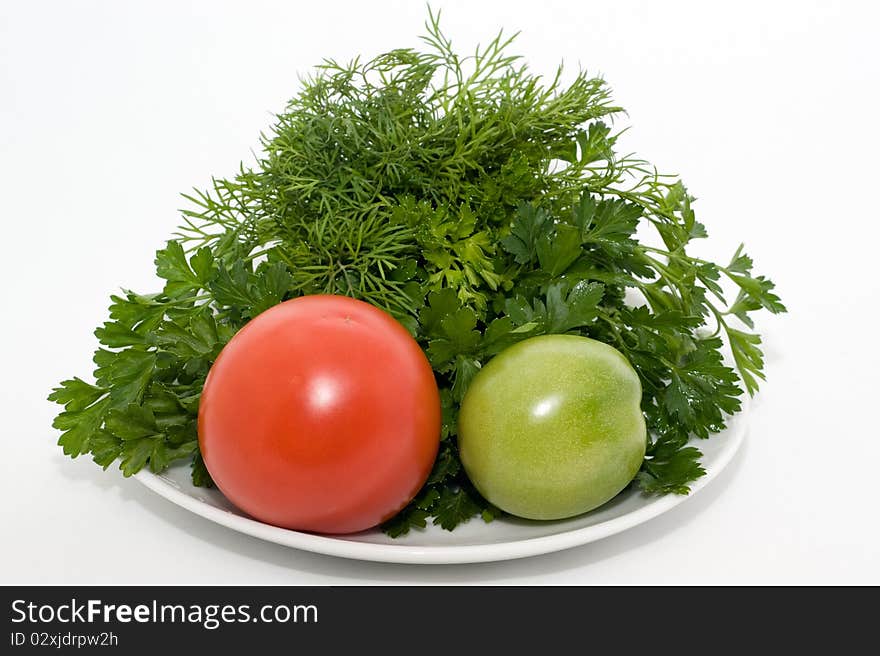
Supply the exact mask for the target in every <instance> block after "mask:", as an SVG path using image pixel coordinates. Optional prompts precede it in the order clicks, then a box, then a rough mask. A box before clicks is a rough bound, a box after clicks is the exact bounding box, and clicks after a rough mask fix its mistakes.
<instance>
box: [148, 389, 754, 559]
mask: <svg viewBox="0 0 880 656" xmlns="http://www.w3.org/2000/svg"><path fill="white" fill-rule="evenodd" d="M747 414H748V404H747V402H746V401H745V400H743V403H742V409H741V410H740V412H738V413H737V414H736V415H735V416H732V417H729V418H728V426H727V429H726V430H728V431H730V432H729V434H725V435H724V436H723V437H721V436H713V437H711V438H709V439H713V440H714V439H719V438H720V439H723V440H724V444H723V445H722V446H721V450H720V452H719V453H718V455H717V456H716V457H715V460H714V461H713V465H712V467H711V468H707V469H706V473H705V474H704V475H703V476H702V477H700V478H699V479H697V480H696V481H695V482H694V483H692V484H691V491H690V493H689V494H687V495H680V494H667V495H664V496H660V497H657V498H656V499H654V500H652V501H651V502H649V503H647V504H646V505H644V506H642V507H641V508H638V509H636V510H633V511H630V512H628V513H626V514H624V515H620V516H619V517H613V518H611V519H607V520H605V521H603V522H599V523H598V524H591V525H590V526H583V527H580V528H574V529H571V530H568V531H563V532H560V533H554V534H552V535H543V536H539V537H533V538H525V539H522V540H509V541H506V542H497V543H490V544H467V545H405V544H401V545H389V544H378V543H375V542H359V541H354V540H345V539H342V538H341V537H333V536H326V535H318V534H314V533H305V532H302V531H294V530H292V529H285V528H281V527H278V526H273V525H271V524H266V523H263V522H260V521H258V520H255V519H252V518H250V517H244V516H241V515H236V514H233V513H230V512H228V511H226V510H223V509H221V508H217V507H216V506H212V505H210V504H208V503H205V502H203V501H200V500H199V499H196V498H195V497H192V496H190V495H188V494H186V493H185V492H183V491H182V490H180V489H178V488H176V487H174V486H173V485H171V484H170V483H168V482H167V481H165V480H164V479H163V478H162V477H161V476H159V475H158V474H154V473H153V472H151V471H149V470H147V469H142V470H141V471H139V472H138V473H136V474H135V475H134V478H135V479H136V480H137V481H138V482H139V483H141V484H142V485H144V486H145V487H146V488H148V489H149V490H151V491H152V492H155V493H156V494H158V495H159V496H161V497H163V498H165V499H167V500H168V501H171V502H172V503H174V504H176V505H178V506H180V507H182V508H184V509H186V510H189V511H190V512H192V513H194V514H196V515H198V516H200V517H203V518H205V519H208V520H211V521H213V522H215V523H217V524H220V525H221V526H225V527H226V528H230V529H232V530H234V531H237V532H239V533H243V534H245V535H250V536H251V537H255V538H259V539H261V540H266V541H268V542H274V543H276V544H280V545H283V546H287V547H292V548H295V549H301V550H304V551H310V552H313V553H318V554H322V555H325V556H335V557H339V558H350V559H354V560H366V561H371V562H382V563H399V564H408V565H455V564H463V563H485V562H496V561H503V560H513V559H517V558H526V557H529V556H538V555H542V554H547V553H552V552H555V551H562V550H565V549H570V548H572V547H577V546H580V545H584V544H589V543H590V542H595V541H596V540H601V539H602V538H606V537H609V536H611V535H615V534H617V533H620V532H622V531H625V530H627V529H629V528H632V527H634V526H637V525H639V524H642V523H644V522H647V521H649V520H651V519H653V518H655V517H657V516H658V515H661V514H663V513H665V512H667V511H669V510H671V509H672V508H674V507H676V506H678V505H679V504H681V503H684V502H685V501H686V500H688V499H690V498H692V497H693V496H694V495H695V494H697V493H698V492H699V491H700V490H702V489H703V488H705V487H706V486H707V485H708V484H709V483H710V482H711V481H712V480H714V479H715V478H716V477H717V476H718V474H720V473H721V472H722V471H723V470H724V469H725V468H726V467H727V465H728V464H730V462H731V461H732V460H733V457H734V456H735V455H736V453H737V452H738V451H739V447H740V446H741V444H742V443H743V441H744V438H745V434H746V432H747V425H746V422H745V418H746V415H747Z"/></svg>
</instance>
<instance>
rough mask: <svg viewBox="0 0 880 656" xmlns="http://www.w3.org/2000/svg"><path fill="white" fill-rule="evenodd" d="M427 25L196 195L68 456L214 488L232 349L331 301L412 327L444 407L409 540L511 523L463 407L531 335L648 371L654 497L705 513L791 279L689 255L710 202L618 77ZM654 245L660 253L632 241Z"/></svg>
mask: <svg viewBox="0 0 880 656" xmlns="http://www.w3.org/2000/svg"><path fill="white" fill-rule="evenodd" d="M426 27H427V34H426V36H425V37H424V41H425V44H426V49H425V51H423V52H419V51H416V50H412V49H399V50H392V51H390V52H388V53H385V54H383V55H380V56H379V57H376V58H374V59H372V60H369V61H367V62H363V63H362V62H361V61H360V60H355V61H353V62H350V63H347V64H343V63H339V62H336V61H332V60H327V61H325V62H324V63H323V64H322V65H321V66H319V67H318V68H317V71H316V72H315V73H314V74H313V75H312V76H311V77H309V78H307V79H305V80H304V81H303V88H302V90H301V91H300V92H299V94H298V95H297V96H296V97H295V98H294V99H293V100H291V101H290V103H289V104H288V106H287V107H286V109H285V110H284V111H283V112H282V113H281V114H280V115H279V116H278V120H277V122H276V124H275V125H274V126H273V128H272V130H271V132H270V133H268V135H267V136H265V137H264V138H263V140H262V146H263V148H262V154H261V155H260V156H259V157H258V160H257V162H256V164H255V165H254V166H253V167H250V168H245V167H244V166H242V167H241V169H240V171H239V173H238V174H237V175H235V176H234V177H232V178H230V179H216V180H214V181H213V184H212V185H211V187H210V188H209V189H207V190H204V191H200V190H197V191H194V192H193V193H191V194H187V195H185V198H186V200H187V203H188V207H187V208H186V209H184V210H183V211H182V218H183V224H182V226H181V228H180V231H179V233H178V234H177V235H176V236H175V238H174V239H172V240H170V241H169V242H168V243H167V245H166V247H165V248H163V249H162V250H160V251H159V252H158V253H157V254H156V273H157V275H158V276H159V278H161V279H162V280H163V281H164V283H163V285H164V286H163V288H162V290H161V291H160V292H158V293H153V294H138V293H135V292H132V291H127V290H126V291H123V292H122V293H121V294H120V295H115V296H112V297H111V302H112V303H111V306H110V316H109V321H107V322H106V323H104V325H103V326H101V327H100V328H98V329H97V330H96V331H95V335H96V337H97V338H98V341H99V342H100V344H101V347H100V348H99V349H98V351H97V352H96V353H95V357H94V362H95V366H96V369H95V372H94V381H93V382H91V383H90V382H86V381H85V380H83V379H80V378H72V379H69V380H65V381H63V382H62V383H61V384H60V385H59V386H58V387H57V388H56V389H55V390H53V392H52V394H51V395H50V397H49V398H50V399H51V400H52V401H55V402H57V403H59V404H61V405H63V406H64V409H63V411H62V412H61V413H60V414H59V415H58V417H57V418H56V420H55V423H54V425H55V427H56V428H58V429H59V430H60V431H61V436H60V439H59V444H60V445H61V446H62V448H63V449H64V452H65V453H66V454H68V455H70V456H72V457H77V456H79V455H82V454H89V455H91V457H92V458H93V459H94V461H95V462H96V463H97V464H99V465H101V466H102V467H104V468H106V467H108V466H110V465H111V464H112V463H114V462H117V461H118V462H119V466H120V468H121V469H122V472H123V473H124V474H125V475H126V476H130V475H131V474H133V473H135V472H137V471H139V470H140V469H142V468H144V467H149V468H150V469H151V470H152V471H155V472H159V471H162V470H163V469H164V468H166V467H167V466H168V465H169V464H171V463H173V462H176V461H178V460H182V459H189V460H190V461H191V462H192V478H193V483H194V484H196V485H210V484H211V481H210V476H209V475H208V472H207V471H206V469H205V467H204V464H203V463H202V461H201V458H200V455H199V452H198V440H197V432H196V417H197V411H198V404H199V395H200V392H201V389H202V386H203V384H204V380H205V376H206V375H207V372H208V369H209V368H210V366H211V363H212V362H213V360H214V359H215V358H216V356H217V354H218V353H219V351H220V349H222V347H223V346H224V345H225V344H226V343H227V342H228V340H229V339H230V338H231V337H232V336H233V335H234V334H235V332H236V331H237V330H239V329H240V328H241V327H242V326H243V325H244V324H245V323H247V321H249V320H250V319H251V318H253V317H254V316H256V315H258V314H259V313H260V312H262V311H264V310H265V309H267V308H269V307H271V306H273V305H275V304H277V303H279V302H281V301H283V300H286V299H289V298H293V297H296V296H300V295H303V294H313V293H334V294H344V295H349V296H353V297H356V298H361V299H364V300H366V301H369V302H371V303H374V304H376V305H378V306H380V307H383V308H385V309H387V310H388V311H389V312H391V313H392V314H393V315H394V316H395V317H397V318H398V319H399V320H400V321H401V322H402V323H403V324H404V325H405V326H406V327H407V328H408V329H409V330H410V332H411V333H412V334H413V335H414V336H415V337H416V339H417V340H418V341H419V343H420V344H421V345H422V346H423V347H424V349H425V352H426V354H427V356H428V358H429V360H430V362H431V364H432V366H433V367H434V371H435V373H436V377H437V381H438V384H439V386H440V388H441V398H442V402H443V431H442V436H441V437H442V441H441V445H440V452H439V456H438V458H437V461H436V463H435V466H434V470H433V472H432V473H431V476H430V478H429V480H428V483H427V484H426V486H425V488H424V489H423V490H422V491H421V492H420V493H419V495H418V496H417V497H416V499H415V500H414V501H413V502H412V503H411V504H410V505H409V506H408V507H407V508H405V509H404V510H403V511H402V512H401V513H400V514H399V515H398V516H396V517H395V518H394V519H392V520H391V521H390V522H388V523H387V524H386V526H385V529H386V531H387V532H388V533H389V534H391V535H401V534H404V533H406V532H407V531H409V530H410V529H412V528H418V527H424V526H425V525H426V524H427V523H428V522H429V521H430V522H432V523H434V524H437V525H439V526H442V527H443V528H445V529H450V530H451V529H453V528H455V526H457V525H458V524H460V523H461V522H463V521H467V520H468V519H470V518H471V517H473V516H475V515H481V516H482V517H483V519H484V520H486V521H490V520H491V519H492V518H493V517H495V516H497V515H498V514H499V511H498V510H497V509H495V508H493V507H492V506H491V505H489V504H488V503H487V502H486V501H485V500H484V499H482V498H481V497H480V495H479V494H478V493H477V492H476V490H475V489H474V488H473V486H472V485H471V484H470V483H469V481H468V480H467V478H466V476H465V475H464V472H463V470H462V468H461V464H460V461H459V458H458V452H457V446H456V439H455V438H456V415H457V409H458V405H459V403H460V402H461V400H462V398H463V396H464V394H465V392H466V390H467V388H468V385H469V384H470V381H471V380H472V378H473V376H474V375H475V374H476V373H477V372H478V371H479V370H480V368H481V367H482V366H483V365H484V364H485V363H486V361H488V360H489V359H490V358H491V357H492V356H494V355H495V354H497V353H499V352H500V351H501V350H503V349H504V348H506V347H507V346H509V345H511V344H513V343H515V342H517V341H519V340H521V339H525V338H527V337H532V336H535V335H541V334H552V333H572V334H579V335H586V336H589V337H593V338H595V339H599V340H602V341H605V342H607V343H609V344H612V345H613V346H615V347H616V348H618V349H619V350H620V351H621V352H623V353H624V354H625V355H626V357H627V358H628V359H629V360H630V362H631V363H632V364H633V366H634V367H635V369H636V371H637V372H638V374H639V376H640V378H641V381H642V385H643V389H644V396H643V399H642V409H643V411H644V413H645V416H646V419H647V423H648V426H649V438H648V439H649V444H648V449H647V457H646V459H645V462H644V464H643V466H642V469H641V471H640V472H639V474H638V476H637V478H636V481H635V484H636V485H638V486H639V487H640V488H641V489H642V490H644V491H645V492H648V493H679V494H683V493H687V491H688V487H689V484H690V483H692V482H693V481H694V480H696V479H697V478H698V477H699V476H701V475H702V474H703V473H704V471H703V469H702V468H701V466H700V464H699V460H700V456H701V454H700V451H699V450H698V449H697V448H696V447H694V446H693V445H692V444H691V442H690V440H691V438H692V437H693V436H696V437H698V438H708V437H710V436H711V435H712V434H713V433H717V432H719V431H721V430H722V429H723V428H724V425H725V421H726V418H727V416H729V415H731V414H733V413H735V412H737V411H738V410H739V409H740V397H741V395H742V393H743V388H745V390H746V391H748V393H750V394H753V393H754V392H755V391H756V390H757V388H758V383H759V380H761V379H763V356H762V353H761V348H760V347H761V339H760V337H759V335H758V334H757V333H756V332H754V323H753V319H752V315H753V314H754V313H755V312H757V311H760V310H762V309H763V310H768V311H770V312H772V313H778V312H784V311H785V307H784V306H783V305H782V303H781V301H780V299H779V297H778V296H777V295H776V293H775V292H774V285H773V283H772V282H771V281H770V280H769V279H767V278H765V277H763V276H760V275H755V274H754V273H753V262H752V260H751V258H749V257H748V256H747V255H746V254H745V252H744V251H743V248H742V247H740V248H739V249H738V250H737V251H736V252H735V253H734V254H733V256H732V258H731V260H730V261H729V263H727V264H725V265H719V264H716V263H713V262H709V261H706V260H703V259H700V258H697V257H695V256H693V255H692V254H691V253H689V252H688V248H689V247H690V245H691V242H692V241H693V240H696V239H702V238H705V237H706V236H707V232H706V228H705V227H704V226H703V224H702V223H700V222H699V221H697V219H696V215H695V213H694V210H693V207H692V204H693V201H694V198H693V197H692V196H691V195H690V194H689V193H688V191H687V189H686V188H685V186H684V185H683V184H682V183H681V181H679V180H677V179H676V178H674V177H672V176H664V175H660V174H658V173H657V172H656V170H655V169H654V168H653V167H652V166H650V165H649V164H647V163H646V162H644V161H641V160H639V159H636V158H635V157H633V156H630V155H620V154H618V153H617V151H616V150H615V148H616V142H617V139H618V136H619V133H615V132H614V131H613V130H612V125H613V120H614V119H615V117H616V116H617V115H618V114H619V113H620V112H621V111H622V110H621V109H620V108H618V107H615V106H613V105H612V104H611V100H610V95H609V90H608V87H607V86H606V84H605V83H604V81H603V80H601V79H600V78H597V77H591V76H589V75H587V74H586V73H585V72H579V73H578V74H577V75H575V76H574V80H573V81H572V82H570V83H567V84H563V82H562V79H563V77H562V70H561V69H560V71H559V72H558V73H557V75H556V76H555V77H554V78H553V79H551V80H549V81H548V82H544V81H543V80H542V79H541V78H540V77H539V76H537V75H534V74H532V73H531V72H530V71H529V70H528V68H527V67H526V66H525V65H524V64H523V63H522V62H521V60H520V59H519V58H518V57H516V56H513V55H510V54H508V49H509V46H510V43H511V41H512V40H513V39H512V38H508V37H506V36H504V35H503V34H501V33H499V34H498V36H496V37H495V38H494V39H493V40H492V41H490V42H489V44H488V45H487V46H485V47H482V48H478V49H477V50H476V51H475V52H474V53H473V54H472V55H469V56H460V55H459V54H457V53H456V52H455V50H454V49H453V46H452V43H451V41H450V40H449V39H448V38H447V37H446V36H445V35H444V34H443V33H442V32H441V30H440V27H439V15H433V14H431V15H430V18H429V21H428V23H427V25H426ZM643 225H647V226H650V227H651V228H653V232H654V234H655V236H656V239H654V240H650V239H649V240H646V239H640V238H637V237H636V231H637V229H638V228H639V227H640V226H643ZM725 287H727V288H728V289H731V288H732V289H734V295H733V297H732V301H728V300H727V298H728V293H727V291H726V290H725ZM633 299H637V300H633ZM725 341H726V343H727V344H728V345H729V349H730V352H731V354H732V366H730V365H728V364H727V363H726V362H725V360H724V358H723V355H722V354H723V352H724V349H725V347H724V343H725Z"/></svg>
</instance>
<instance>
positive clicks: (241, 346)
mask: <svg viewBox="0 0 880 656" xmlns="http://www.w3.org/2000/svg"><path fill="white" fill-rule="evenodd" d="M440 421H441V419H440V396H439V393H438V390H437V384H436V381H435V379H434V373H433V371H432V369H431V365H430V364H429V363H428V360H427V358H426V357H425V355H424V353H423V352H422V350H421V348H420V347H419V345H418V344H417V343H416V341H415V340H414V339H413V338H412V337H411V336H410V334H409V333H408V332H407V331H406V329H405V328H404V327H403V326H402V325H400V323H398V322H397V321H396V320H394V318H392V317H391V316H390V315H388V314H387V313H385V312H384V311H382V310H380V309H378V308H376V307H374V306H372V305H369V304H368V303H364V302H362V301H358V300H355V299H352V298H348V297H344V296H321V295H319V296H303V297H300V298H296V299H293V300H290V301H286V302H284V303H281V304H279V305H277V306H275V307H273V308H270V309H269V310H267V311H265V312H263V313H262V314H260V315H259V316H257V317H256V318H254V319H253V320H252V321H251V322H250V323H248V324H247V325H246V326H245V327H244V328H242V329H241V330H240V331H239V332H238V333H237V334H236V335H235V336H234V337H233V338H232V340H230V342H229V343H228V344H227V345H226V347H225V348H224V349H223V351H222V352H221V353H220V355H219V357H218V358H217V360H216V362H215V363H214V365H213V367H212V368H211V371H210V373H209V374H208V378H207V380H206V383H205V387H204V390H203V392H202V397H201V403H200V406H199V419H198V424H199V446H200V448H201V452H202V455H203V458H204V461H205V465H206V466H207V469H208V471H209V472H210V474H211V477H212V478H213V479H214V482H215V483H216V484H217V487H218V488H219V489H220V490H221V491H222V492H223V494H224V495H225V496H226V497H227V498H228V499H229V500H230V501H231V502H232V503H233V504H234V505H236V506H237V507H238V508H240V509H241V510H243V511H245V512H246V513H248V514H249V515H251V516H253V517H255V518H256V519H258V520H261V521H264V522H268V523H270V524H275V525H276V526H282V527H285V528H291V529H297V530H306V531H315V532H321V533H351V532H356V531H361V530H364V529H367V528H370V527H372V526H375V525H377V524H379V523H381V522H383V521H385V520H386V519H389V518H390V517H392V516H393V515H395V514H396V513H397V512H398V511H399V510H401V509H402V508H403V507H404V506H405V505H406V504H407V503H409V501H411V500H412V498H413V497H414V496H415V495H416V493H417V492H418V491H419V489H420V488H421V487H422V485H424V483H425V480H426V479H427V477H428V475H429V473H430V471H431V467H432V465H433V462H434V459H435V457H436V455H437V449H438V446H439V441H440Z"/></svg>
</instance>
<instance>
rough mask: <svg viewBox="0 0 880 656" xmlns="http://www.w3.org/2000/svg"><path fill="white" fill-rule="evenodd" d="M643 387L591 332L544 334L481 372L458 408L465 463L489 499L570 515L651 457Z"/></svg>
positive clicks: (543, 513) (518, 509)
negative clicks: (647, 450)
mask: <svg viewBox="0 0 880 656" xmlns="http://www.w3.org/2000/svg"><path fill="white" fill-rule="evenodd" d="M641 397H642V388H641V383H640V381H639V378H638V375H637V374H636V372H635V371H634V370H633V368H632V366H631V365H630V363H629V362H628V361H627V359H626V358H625V357H624V356H623V355H622V354H621V353H620V352H619V351H617V350H616V349H614V348H613V347H611V346H609V345H607V344H604V343H602V342H599V341H596V340H594V339H590V338H587V337H578V336H575V335H544V336H540V337H533V338H531V339H527V340H524V341H522V342H519V343H518V344H515V345H514V346H511V347H510V348H508V349H506V350H505V351H503V352H501V353H500V354H499V355H497V356H496V357H495V358H493V359H492V360H490V361H489V363H488V364H487V365H486V366H485V367H483V369H481V370H480V371H479V373H477V375H476V376H475V377H474V380H473V381H472V383H471V385H470V387H469V388H468V391H467V393H466V394H465V397H464V400H463V401H462V404H461V412H460V414H459V420H458V421H459V425H458V440H459V448H460V451H461V462H462V464H463V465H464V468H465V471H466V472H467V475H468V477H469V478H470V480H471V481H472V482H473V484H474V485H475V486H476V488H477V489H478V490H479V491H480V493H481V494H483V496H485V497H486V499H488V500H489V501H490V502H491V503H493V504H495V505H496V506H498V507H499V508H501V509H502V510H504V511H506V512H508V513H510V514H512V515H516V516H519V517H524V518H527V519H562V518H565V517H572V516H574V515H579V514H581V513H584V512H587V511H589V510H592V509H594V508H596V507H598V506H600V505H602V504H603V503H605V502H606V501H608V500H610V499H611V498H613V497H614V496H615V495H617V493H619V492H620V491H621V490H623V489H624V488H625V487H626V486H627V485H628V484H629V483H630V481H632V479H633V478H634V477H635V475H636V473H637V472H638V470H639V467H640V465H641V463H642V460H643V458H644V456H645V446H646V429H645V419H644V415H643V414H642V410H641V407H640V403H641Z"/></svg>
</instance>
